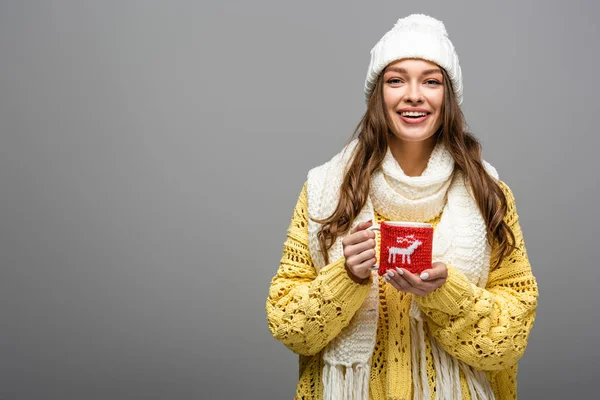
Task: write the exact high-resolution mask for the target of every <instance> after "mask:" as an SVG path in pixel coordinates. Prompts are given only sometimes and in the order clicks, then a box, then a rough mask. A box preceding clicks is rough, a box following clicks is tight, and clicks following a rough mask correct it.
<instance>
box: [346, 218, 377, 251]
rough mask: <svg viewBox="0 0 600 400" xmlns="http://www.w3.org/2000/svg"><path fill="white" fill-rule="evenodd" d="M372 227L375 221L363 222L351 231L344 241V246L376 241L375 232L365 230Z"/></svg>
mask: <svg viewBox="0 0 600 400" xmlns="http://www.w3.org/2000/svg"><path fill="white" fill-rule="evenodd" d="M371 225H373V221H367V222H361V223H359V224H358V225H356V226H355V227H354V228H352V229H351V230H350V234H349V235H348V236H346V237H345V238H343V239H342V245H344V246H348V245H352V244H357V243H361V242H364V241H366V240H369V239H375V232H373V231H367V230H365V229H367V228H368V227H369V226H371Z"/></svg>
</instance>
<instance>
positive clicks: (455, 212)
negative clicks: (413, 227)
mask: <svg viewBox="0 0 600 400" xmlns="http://www.w3.org/2000/svg"><path fill="white" fill-rule="evenodd" d="M357 143H358V140H357V139H354V140H353V141H352V142H350V143H349V144H348V146H346V147H345V148H344V150H342V151H341V152H340V153H338V154H337V155H335V156H334V157H333V158H332V159H331V160H329V161H328V162H326V163H325V164H322V165H320V166H318V167H315V168H313V169H311V170H310V171H309V173H308V178H307V195H308V216H309V219H308V220H309V222H308V233H309V235H308V239H309V250H310V253H311V257H312V260H313V263H314V265H315V267H316V269H317V271H320V269H321V268H323V267H325V260H324V257H323V255H322V254H321V251H320V247H319V241H318V237H317V233H318V231H319V229H320V227H321V225H320V224H317V223H315V222H314V221H313V220H312V218H315V219H321V218H326V217H329V216H330V215H331V214H332V213H333V211H334V210H335V207H336V206H337V203H338V200H339V188H340V186H341V183H342V178H343V175H344V172H345V167H346V166H347V165H348V162H349V161H350V160H351V159H352V156H353V153H354V149H355V147H356V144H357ZM483 164H484V166H485V168H486V171H487V172H488V173H489V174H490V175H492V176H493V177H494V178H496V179H498V173H497V172H496V169H495V168H494V167H493V166H491V165H490V164H489V163H487V162H486V161H484V160H483ZM453 172H454V173H453ZM375 209H377V211H378V212H379V213H380V214H381V215H383V216H384V217H385V218H387V219H389V220H402V221H415V222H422V221H428V220H431V219H433V218H434V217H435V216H437V215H438V214H439V212H440V211H442V210H443V212H442V216H441V219H440V222H439V224H438V225H437V227H436V229H435V231H434V237H433V259H432V261H433V262H436V261H441V262H444V263H446V264H449V265H452V266H454V267H456V268H457V269H459V270H460V271H461V272H462V273H464V274H465V276H466V277H467V278H468V279H469V281H471V282H472V283H473V284H475V285H478V286H479V287H485V284H486V282H487V278H488V273H489V266H490V252H491V248H490V246H489V244H488V243H487V240H485V238H486V225H485V221H484V220H483V217H482V216H481V213H480V211H479V208H478V207H477V204H475V202H474V200H473V198H472V196H471V194H470V193H469V191H468V186H467V185H466V184H465V179H464V176H463V174H462V172H461V171H459V170H456V171H454V159H453V157H452V155H451V154H450V153H449V152H448V150H447V149H446V148H445V147H444V146H443V144H442V142H441V141H440V142H438V143H437V144H436V146H435V148H434V150H433V151H432V153H431V156H430V158H429V161H428V164H427V168H426V169H425V171H424V172H423V173H422V174H421V176H416V177H411V176H408V175H406V174H405V173H404V172H403V170H402V168H401V167H400V166H399V165H398V163H397V161H396V160H395V159H394V157H393V155H392V154H391V151H390V149H389V148H388V149H387V152H386V155H385V158H384V160H383V163H382V168H381V169H379V170H378V171H377V172H376V173H375V174H373V176H372V180H371V189H370V193H369V196H368V198H367V202H366V204H365V206H364V207H363V209H362V210H361V211H360V212H359V214H358V215H357V217H356V218H355V220H354V221H353V225H356V224H358V223H360V222H363V221H368V220H370V219H372V220H373V221H375V214H374V210H375ZM342 239H343V237H341V236H340V237H338V238H337V239H336V240H335V242H334V244H333V246H332V247H331V248H330V249H329V251H328V255H329V260H330V262H333V261H335V260H337V259H339V258H340V257H342V255H343V247H342ZM373 274H374V275H375V276H374V279H372V283H371V288H370V291H369V294H368V295H367V297H366V299H365V301H364V302H363V304H362V306H361V308H360V309H359V310H358V311H357V312H356V314H355V315H354V317H353V318H352V320H351V321H350V324H349V325H348V326H347V327H346V328H344V329H342V331H341V332H340V334H338V335H337V336H336V337H335V338H334V339H333V340H332V341H331V342H330V343H329V344H328V345H327V346H326V348H325V350H324V352H323V360H324V363H325V365H324V368H323V386H324V393H323V395H324V399H325V400H341V399H344V400H368V398H369V370H370V365H371V356H372V354H373V350H374V347H375V340H376V334H377V320H378V318H379V315H378V309H379V279H378V276H377V275H376V274H377V273H376V272H373ZM423 319H424V318H423V314H422V311H421V310H420V308H419V306H418V305H417V304H416V303H415V301H414V298H413V300H412V303H411V310H410V325H411V353H412V376H413V388H414V398H415V399H426V400H429V399H430V398H431V394H430V390H429V384H428V378H427V370H426V361H425V356H426V355H425V351H426V349H425V339H424V332H423ZM430 340H431V345H432V346H431V347H432V355H433V359H434V363H435V371H436V399H451V400H461V399H462V393H461V388H460V378H459V368H460V370H462V371H463V373H464V374H465V377H466V378H467V382H468V385H469V390H470V393H471V398H472V399H474V400H488V399H490V400H491V399H494V394H493V391H492V389H491V385H490V383H489V381H488V379H487V377H486V375H485V372H483V371H478V370H474V369H472V368H471V367H470V366H469V365H467V364H465V363H463V362H462V361H460V360H458V359H456V358H454V357H452V356H450V355H449V354H447V353H446V351H445V350H444V349H443V348H442V347H441V346H440V345H439V344H438V343H437V341H436V340H435V338H433V337H431V339H430Z"/></svg>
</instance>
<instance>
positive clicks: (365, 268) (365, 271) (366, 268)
mask: <svg viewBox="0 0 600 400" xmlns="http://www.w3.org/2000/svg"><path fill="white" fill-rule="evenodd" d="M376 262H377V259H376V258H375V257H373V258H369V259H368V260H366V261H364V262H362V263H360V264H358V265H357V266H356V267H354V268H355V270H356V272H357V273H358V274H360V275H361V276H370V275H371V270H370V268H371V267H372V266H373V264H375V263H376Z"/></svg>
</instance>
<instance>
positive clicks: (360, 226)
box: [350, 219, 373, 234]
mask: <svg viewBox="0 0 600 400" xmlns="http://www.w3.org/2000/svg"><path fill="white" fill-rule="evenodd" d="M371 225H373V220H371V219H370V220H368V221H365V222H360V223H358V224H357V225H356V226H355V227H353V228H352V229H350V234H353V233H354V232H357V231H360V230H363V229H367V228H368V227H369V226H371Z"/></svg>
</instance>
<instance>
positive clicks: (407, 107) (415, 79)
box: [383, 58, 444, 142]
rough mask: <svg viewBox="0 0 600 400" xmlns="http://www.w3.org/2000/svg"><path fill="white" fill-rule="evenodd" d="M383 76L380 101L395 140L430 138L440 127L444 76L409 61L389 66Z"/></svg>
mask: <svg viewBox="0 0 600 400" xmlns="http://www.w3.org/2000/svg"><path fill="white" fill-rule="evenodd" d="M383 73H384V76H383V100H384V103H385V107H386V111H387V113H388V115H389V116H390V119H391V120H392V121H393V122H394V126H395V127H396V131H397V133H396V136H397V137H398V139H400V140H403V141H409V142H418V141H423V140H426V139H428V138H430V137H431V136H432V135H433V134H434V133H435V132H436V131H437V130H438V129H439V127H440V125H441V124H442V102H443V99H444V84H443V79H444V76H443V75H442V71H441V70H440V67H439V66H438V65H437V64H435V63H432V62H430V61H425V60H421V59H412V58H411V59H402V60H399V61H395V62H392V63H390V64H389V65H388V66H387V67H386V68H385V69H384V71H383Z"/></svg>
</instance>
